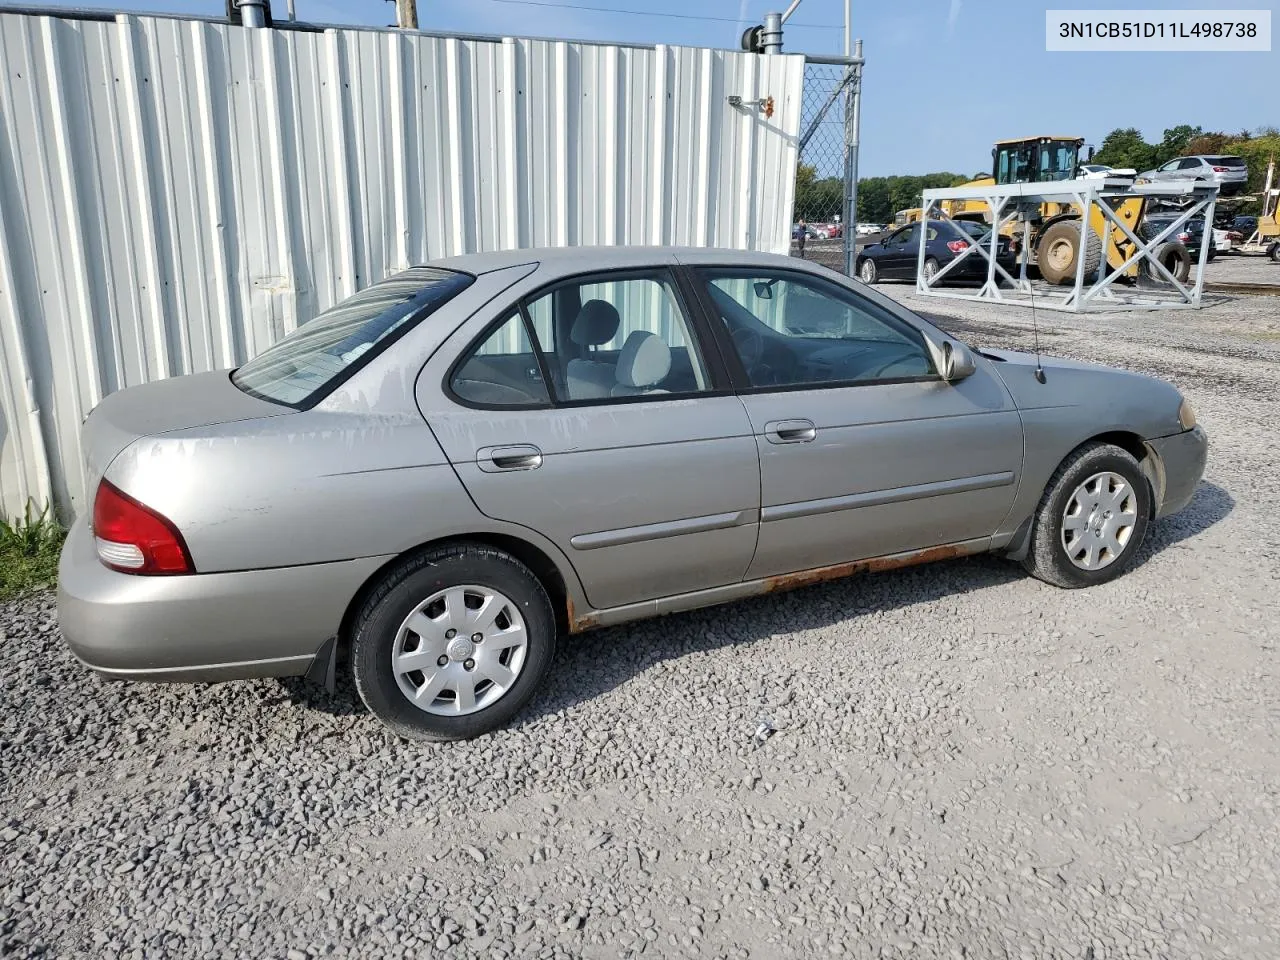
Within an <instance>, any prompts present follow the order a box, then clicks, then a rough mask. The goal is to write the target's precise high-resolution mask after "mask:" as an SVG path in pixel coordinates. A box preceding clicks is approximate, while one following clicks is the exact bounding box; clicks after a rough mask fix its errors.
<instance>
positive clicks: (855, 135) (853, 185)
mask: <svg viewBox="0 0 1280 960" xmlns="http://www.w3.org/2000/svg"><path fill="white" fill-rule="evenodd" d="M853 58H854V60H855V61H856V62H855V63H854V64H853V65H852V66H851V67H849V69H850V70H852V71H853V82H852V83H851V84H849V93H848V97H847V99H846V100H845V103H846V106H845V126H844V129H845V151H844V183H845V188H844V272H845V275H846V276H850V277H851V276H853V268H854V264H855V263H856V262H857V255H858V143H859V141H860V139H861V126H862V41H861V40H855V41H854V43H853Z"/></svg>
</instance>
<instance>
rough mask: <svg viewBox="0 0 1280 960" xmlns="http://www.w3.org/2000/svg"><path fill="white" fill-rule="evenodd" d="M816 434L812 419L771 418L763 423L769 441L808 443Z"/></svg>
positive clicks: (816, 430) (816, 429)
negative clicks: (768, 421)
mask: <svg viewBox="0 0 1280 960" xmlns="http://www.w3.org/2000/svg"><path fill="white" fill-rule="evenodd" d="M817 435H818V428H817V427H815V426H814V425H813V421H812V420H773V421H771V422H770V423H766V424H765V425H764V436H765V439H766V440H768V441H769V442H770V443H808V442H809V441H810V440H813V439H814V438H815V437H817Z"/></svg>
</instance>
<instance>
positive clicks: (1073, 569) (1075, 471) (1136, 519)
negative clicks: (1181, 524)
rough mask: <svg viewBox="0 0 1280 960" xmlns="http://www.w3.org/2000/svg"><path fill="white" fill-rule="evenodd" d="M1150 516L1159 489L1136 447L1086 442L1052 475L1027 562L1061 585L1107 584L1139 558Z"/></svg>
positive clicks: (1029, 567)
mask: <svg viewBox="0 0 1280 960" xmlns="http://www.w3.org/2000/svg"><path fill="white" fill-rule="evenodd" d="M1150 516H1151V488H1150V486H1149V485H1148V483H1147V478H1146V477H1145V476H1144V475H1143V473H1142V468H1141V467H1139V466H1138V461H1137V460H1135V459H1134V458H1133V456H1132V454H1130V453H1129V452H1128V451H1126V450H1123V449H1121V448H1120V447H1117V446H1115V445H1114V444H1110V443H1088V444H1085V445H1084V446H1082V447H1079V448H1077V449H1076V450H1075V451H1074V452H1072V454H1071V455H1070V456H1068V457H1067V459H1066V460H1065V461H1064V462H1063V463H1062V465H1061V466H1060V467H1058V469H1057V471H1056V472H1055V473H1054V475H1053V477H1051V478H1050V480H1049V483H1048V486H1047V487H1046V488H1045V492H1044V496H1043V497H1042V498H1041V500H1040V506H1039V507H1038V508H1037V510H1036V515H1035V518H1034V519H1033V520H1032V526H1031V543H1030V545H1029V549H1028V551H1027V556H1026V559H1024V560H1023V561H1022V565H1023V566H1024V567H1025V568H1026V570H1027V572H1028V573H1030V574H1031V575H1032V576H1034V577H1037V578H1039V579H1040V580H1043V581H1045V582H1046V583H1051V584H1053V585H1054V586H1058V587H1066V588H1074V587H1088V586H1094V585H1096V584H1100V583H1106V582H1107V581H1108V580H1113V579H1115V578H1116V577H1118V576H1119V575H1120V574H1121V573H1123V572H1124V571H1125V570H1126V569H1127V568H1128V567H1129V565H1130V564H1132V563H1133V559H1134V556H1135V555H1136V554H1137V552H1138V550H1139V548H1140V547H1141V546H1142V541H1143V538H1144V537H1145V536H1146V533H1147V523H1148V520H1149V518H1150Z"/></svg>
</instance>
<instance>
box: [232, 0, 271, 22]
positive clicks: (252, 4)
mask: <svg viewBox="0 0 1280 960" xmlns="http://www.w3.org/2000/svg"><path fill="white" fill-rule="evenodd" d="M238 6H239V7H240V20H241V22H242V23H243V24H244V25H245V26H246V27H256V28H259V29H261V28H262V27H265V26H266V25H267V11H266V6H267V0H240V2H239V4H238Z"/></svg>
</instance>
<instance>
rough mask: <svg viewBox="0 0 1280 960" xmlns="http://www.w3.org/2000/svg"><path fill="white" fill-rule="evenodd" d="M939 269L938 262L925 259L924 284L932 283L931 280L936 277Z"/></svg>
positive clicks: (931, 258) (930, 258)
mask: <svg viewBox="0 0 1280 960" xmlns="http://www.w3.org/2000/svg"><path fill="white" fill-rule="evenodd" d="M940 269H941V267H939V266H938V261H937V260H936V259H934V258H933V257H926V258H925V261H924V280H925V283H933V278H934V277H936V276H937V275H938V271H939V270H940Z"/></svg>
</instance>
